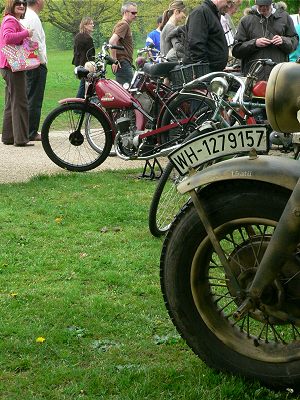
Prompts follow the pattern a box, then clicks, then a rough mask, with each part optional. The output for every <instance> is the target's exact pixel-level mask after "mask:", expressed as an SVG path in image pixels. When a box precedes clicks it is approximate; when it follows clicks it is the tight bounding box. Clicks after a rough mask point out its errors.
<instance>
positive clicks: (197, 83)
mask: <svg viewBox="0 0 300 400" xmlns="http://www.w3.org/2000/svg"><path fill="white" fill-rule="evenodd" d="M217 77H223V78H225V79H228V80H231V81H236V82H237V83H238V84H239V89H238V90H237V92H236V94H235V95H234V97H233V99H232V101H233V102H237V103H239V104H240V105H241V108H242V109H243V111H244V112H245V113H246V114H247V115H252V112H251V111H250V110H248V109H247V107H246V106H245V105H244V93H245V89H246V87H245V83H244V81H243V80H242V79H241V78H239V77H238V76H236V75H234V74H231V73H228V72H224V71H218V72H210V73H209V74H206V75H203V76H201V77H200V78H197V79H195V80H193V81H191V82H189V83H187V84H186V85H185V86H184V87H183V89H182V90H181V92H183V93H184V92H185V90H191V89H196V88H199V87H201V84H203V83H204V84H205V85H206V86H207V82H210V81H211V80H212V79H214V78H217Z"/></svg>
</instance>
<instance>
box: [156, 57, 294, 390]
mask: <svg viewBox="0 0 300 400" xmlns="http://www.w3.org/2000/svg"><path fill="white" fill-rule="evenodd" d="M291 64H292V63H283V64H279V65H278V66H276V67H275V68H274V69H273V71H272V73H271V75H270V79H269V81H268V86H267V96H266V107H267V116H268V120H269V121H270V122H271V124H272V127H273V129H276V130H278V131H281V132H284V133H290V132H294V131H300V105H299V100H298V99H299V82H300V65H297V66H296V65H291ZM283 89H284V90H283ZM283 101H285V103H284V102H283ZM283 104H284V106H283ZM247 129H248V130H249V132H250V133H249V134H248V136H247V133H246V132H247ZM261 129H263V127H262V128H261ZM253 130H254V125H253V126H249V127H241V129H240V131H239V130H238V131H237V132H235V133H234V132H232V129H231V128H227V129H225V130H223V132H222V133H221V134H220V131H215V132H211V133H209V135H210V136H209V138H206V144H205V143H204V139H203V138H198V139H197V138H196V139H193V140H191V141H190V142H187V143H186V144H183V145H182V146H181V147H180V148H178V149H177V150H176V152H174V154H173V155H172V154H171V155H170V157H171V159H173V162H174V165H176V166H177V168H179V164H178V162H176V160H177V161H178V160H179V158H178V157H179V155H180V154H185V152H189V154H190V153H191V152H192V151H193V152H194V153H195V154H198V155H201V152H198V153H197V152H196V151H197V150H202V151H204V150H205V149H206V145H209V144H210V145H209V150H210V151H212V150H213V146H212V145H211V144H212V143H214V145H215V149H216V150H218V149H220V148H221V146H222V142H224V146H225V148H227V149H230V146H231V145H232V144H234V146H235V150H236V151H238V150H239V147H240V146H241V147H242V141H243V140H244V141H247V140H250V138H253V140H254V142H253V149H252V150H251V151H250V153H249V156H246V157H242V158H231V159H229V160H225V161H222V162H220V163H217V164H214V165H211V166H209V167H208V168H206V169H203V170H201V171H198V172H195V169H194V168H195V167H196V165H197V163H196V162H194V163H193V165H191V167H192V168H193V169H192V170H191V169H190V168H189V166H188V165H187V166H186V167H184V169H185V171H183V166H182V169H181V172H186V171H190V174H189V176H188V177H186V178H185V179H184V180H182V181H181V183H180V184H179V186H178V190H179V192H180V193H188V194H189V196H190V200H189V202H188V203H187V204H186V205H185V206H184V207H183V209H182V210H181V211H180V212H179V214H178V215H177V216H176V218H175V220H174V222H173V223H172V224H171V227H170V230H169V232H168V234H167V236H166V238H165V241H164V244H163V249H162V254H161V264H160V271H161V272H160V277H161V288H162V292H163V296H164V300H165V304H166V307H167V309H168V312H169V315H170V316H171V318H172V321H173V323H174V324H175V326H176V327H177V329H178V331H179V332H180V334H181V335H182V337H183V338H184V339H185V340H186V342H187V344H188V345H189V346H190V347H191V348H192V350H193V351H194V352H195V353H196V354H197V355H198V356H199V357H200V358H202V359H203V360H204V361H205V362H206V363H207V364H208V365H209V366H210V367H213V368H215V369H217V370H221V371H225V372H230V373H234V374H237V375H241V376H243V377H246V378H249V379H256V380H259V381H260V382H261V383H263V384H264V385H267V386H270V387H275V388H279V389H280V388H282V389H283V388H285V389H286V388H299V386H300V248H299V243H300V218H299V217H300V180H299V177H300V166H299V162H298V161H297V160H293V159H288V158H286V157H274V156H265V155H260V156H258V155H257V152H256V151H255V147H256V148H258V149H259V148H260V146H261V144H262V142H265V141H266V140H267V139H266V137H265V136H264V135H265V133H261V134H262V136H261V138H262V140H261V141H260V142H259V140H258V139H255V137H254V135H253ZM239 132H241V134H240V135H239ZM232 134H233V135H232ZM247 137H248V139H247ZM222 138H224V140H223V139H222ZM230 138H231V140H230ZM242 138H243V140H242ZM208 139H213V140H211V141H209V140H208ZM242 150H243V149H242ZM216 155H217V153H215V156H216ZM211 157H212V158H213V154H212V155H211ZM199 158H200V156H199ZM193 161H195V158H194V159H193ZM200 161H201V160H200Z"/></svg>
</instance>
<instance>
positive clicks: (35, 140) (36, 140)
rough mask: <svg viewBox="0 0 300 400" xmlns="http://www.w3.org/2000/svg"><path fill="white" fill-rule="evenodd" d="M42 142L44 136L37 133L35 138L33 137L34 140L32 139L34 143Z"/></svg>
mask: <svg viewBox="0 0 300 400" xmlns="http://www.w3.org/2000/svg"><path fill="white" fill-rule="evenodd" d="M41 140H42V136H41V134H40V133H37V134H36V135H35V136H33V138H32V139H30V141H32V142H40V141H41Z"/></svg>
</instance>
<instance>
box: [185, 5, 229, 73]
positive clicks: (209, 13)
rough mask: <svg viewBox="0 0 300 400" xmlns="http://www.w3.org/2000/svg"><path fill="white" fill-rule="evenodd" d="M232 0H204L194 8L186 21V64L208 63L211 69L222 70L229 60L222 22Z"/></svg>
mask: <svg viewBox="0 0 300 400" xmlns="http://www.w3.org/2000/svg"><path fill="white" fill-rule="evenodd" d="M232 3H233V1H231V0H204V1H203V3H202V4H201V5H200V6H197V7H196V8H194V9H193V10H192V12H191V13H190V15H189V18H188V21H187V23H186V39H185V50H184V52H185V56H184V59H183V63H184V64H194V63H198V62H203V63H206V64H207V63H208V64H209V69H210V70H211V71H212V72H214V71H222V70H223V69H224V68H225V67H226V64H227V61H228V46H227V41H226V38H225V33H224V30H223V27H222V25H221V22H220V14H221V13H226V12H227V8H228V7H229V6H230V5H231V4H232Z"/></svg>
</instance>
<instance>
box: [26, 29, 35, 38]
mask: <svg viewBox="0 0 300 400" xmlns="http://www.w3.org/2000/svg"><path fill="white" fill-rule="evenodd" d="M27 30H28V36H29V37H32V35H33V32H34V29H27Z"/></svg>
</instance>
